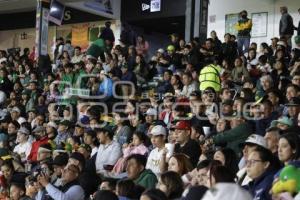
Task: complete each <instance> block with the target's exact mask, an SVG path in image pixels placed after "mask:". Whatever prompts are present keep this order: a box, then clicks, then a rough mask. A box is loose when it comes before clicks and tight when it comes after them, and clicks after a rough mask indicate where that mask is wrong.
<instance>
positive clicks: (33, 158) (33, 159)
mask: <svg viewBox="0 0 300 200" xmlns="http://www.w3.org/2000/svg"><path fill="white" fill-rule="evenodd" d="M47 143H48V136H45V137H43V138H41V139H40V140H38V141H35V142H33V143H32V146H31V151H30V154H29V155H28V157H27V160H29V161H31V162H36V161H37V155H38V150H39V147H40V146H41V145H42V144H47Z"/></svg>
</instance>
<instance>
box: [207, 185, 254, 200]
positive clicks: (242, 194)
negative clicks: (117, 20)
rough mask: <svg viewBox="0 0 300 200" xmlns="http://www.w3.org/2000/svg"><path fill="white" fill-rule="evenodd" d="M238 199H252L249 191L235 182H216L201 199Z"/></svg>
mask: <svg viewBox="0 0 300 200" xmlns="http://www.w3.org/2000/svg"><path fill="white" fill-rule="evenodd" d="M223 199H239V200H252V199H253V198H252V197H251V195H250V193H249V192H247V191H246V190H244V189H243V188H241V187H240V186H239V185H237V184H235V183H217V184H216V185H215V186H214V187H213V188H211V189H209V190H208V191H207V192H206V193H205V195H204V197H203V198H202V200H223Z"/></svg>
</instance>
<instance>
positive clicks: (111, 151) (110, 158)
mask: <svg viewBox="0 0 300 200" xmlns="http://www.w3.org/2000/svg"><path fill="white" fill-rule="evenodd" d="M120 157H122V149H121V145H120V144H119V143H118V142H116V141H112V142H111V143H110V144H106V145H104V144H100V146H99V148H98V152H97V156H96V163H95V164H96V172H97V174H101V173H105V172H106V170H105V169H104V167H103V166H104V165H115V164H116V162H117V161H118V159H119V158H120Z"/></svg>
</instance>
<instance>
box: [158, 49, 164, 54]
mask: <svg viewBox="0 0 300 200" xmlns="http://www.w3.org/2000/svg"><path fill="white" fill-rule="evenodd" d="M157 52H158V53H162V54H163V53H165V50H164V49H162V48H160V49H158V50H157Z"/></svg>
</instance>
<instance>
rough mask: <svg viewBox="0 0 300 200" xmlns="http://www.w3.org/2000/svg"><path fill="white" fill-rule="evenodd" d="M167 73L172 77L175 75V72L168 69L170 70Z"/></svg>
mask: <svg viewBox="0 0 300 200" xmlns="http://www.w3.org/2000/svg"><path fill="white" fill-rule="evenodd" d="M166 72H167V73H168V74H169V75H170V76H172V75H173V72H172V71H171V70H169V69H168V70H166V71H165V72H164V73H166Z"/></svg>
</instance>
